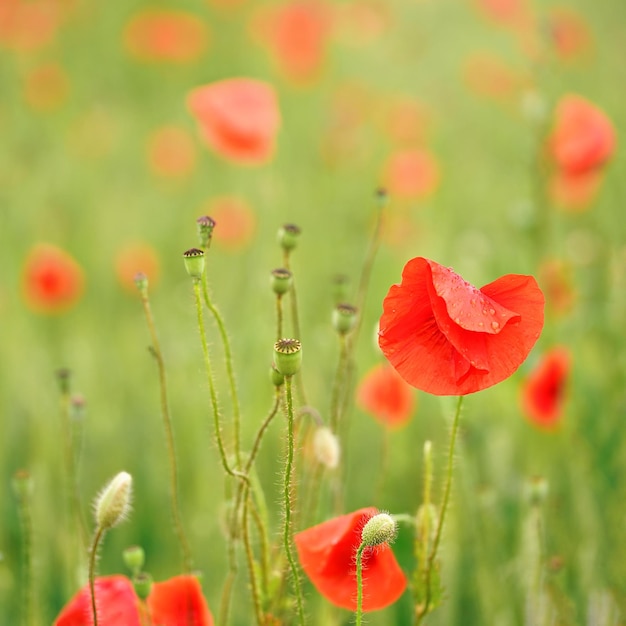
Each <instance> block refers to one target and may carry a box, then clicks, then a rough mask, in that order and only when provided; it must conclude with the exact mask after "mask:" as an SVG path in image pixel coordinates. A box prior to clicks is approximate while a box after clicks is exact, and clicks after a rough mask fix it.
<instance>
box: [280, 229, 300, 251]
mask: <svg viewBox="0 0 626 626" xmlns="http://www.w3.org/2000/svg"><path fill="white" fill-rule="evenodd" d="M299 237H300V227H299V226H296V225H295V224H283V226H281V227H280V228H279V229H278V243H279V245H280V247H281V248H282V249H283V250H286V251H290V250H293V249H294V248H295V247H296V246H297V245H298V239H299Z"/></svg>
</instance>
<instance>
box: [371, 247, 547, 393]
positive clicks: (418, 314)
mask: <svg viewBox="0 0 626 626" xmlns="http://www.w3.org/2000/svg"><path fill="white" fill-rule="evenodd" d="M543 309H544V297H543V293H542V292H541V290H540V289H539V286H538V285H537V282H536V280H535V279H534V278H533V277H532V276H522V275H518V274H507V275H506V276H501V277H500V278H498V279H497V280H495V281H494V282H492V283H489V284H488V285H485V286H484V287H481V288H480V289H477V288H476V287H474V286H473V285H470V284H469V283H468V282H466V281H465V280H463V279H462V278H461V277H460V276H459V275H458V274H456V273H455V272H453V271H452V270H451V269H449V268H447V267H443V266H442V265H439V264H438V263H435V262H434V261H430V260H429V259H425V258H422V257H417V258H414V259H411V260H410V261H409V262H408V263H407V264H406V265H405V267H404V271H403V272H402V283H401V284H399V285H392V287H391V288H390V289H389V293H388V294H387V296H386V297H385V300H384V301H383V315H382V317H381V319H380V331H379V345H380V347H381V349H382V351H383V353H384V355H385V356H386V357H387V359H388V360H389V362H390V363H391V365H393V366H394V367H395V368H396V370H397V371H398V373H399V374H400V375H401V376H402V378H404V380H406V381H407V382H408V383H409V384H410V385H413V386H414V387H417V388H418V389H421V390H423V391H427V392H428V393H432V394H435V395H441V396H447V395H465V394H468V393H474V392H476V391H480V390H481V389H485V388H487V387H491V386H492V385H495V384H496V383H499V382H500V381H502V380H504V379H505V378H508V377H509V376H510V375H511V374H513V372H515V370H516V369H517V368H518V367H519V366H520V365H521V364H522V362H523V361H524V360H525V359H526V357H527V356H528V353H529V352H530V350H531V348H532V347H533V345H534V344H535V342H536V341H537V339H538V337H539V334H540V333H541V329H542V328H543Z"/></svg>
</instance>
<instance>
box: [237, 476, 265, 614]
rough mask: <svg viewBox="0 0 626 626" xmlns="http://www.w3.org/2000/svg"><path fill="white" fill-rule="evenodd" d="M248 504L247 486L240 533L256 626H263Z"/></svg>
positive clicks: (248, 493)
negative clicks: (241, 532)
mask: <svg viewBox="0 0 626 626" xmlns="http://www.w3.org/2000/svg"><path fill="white" fill-rule="evenodd" d="M249 502H250V491H249V489H248V486H246V487H245V488H244V494H243V514H242V531H243V543H244V548H245V552H246V559H247V561H248V574H249V576H250V588H251V590H252V603H253V604H254V613H255V615H256V621H257V624H258V626H263V622H264V618H263V609H262V607H261V598H260V594H259V583H258V580H257V576H256V568H255V562H254V553H253V552H252V543H251V541H250V530H249V527H248V505H249Z"/></svg>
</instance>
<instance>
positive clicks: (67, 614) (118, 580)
mask: <svg viewBox="0 0 626 626" xmlns="http://www.w3.org/2000/svg"><path fill="white" fill-rule="evenodd" d="M96 600H97V606H98V624H99V625H100V626H142V624H143V623H144V622H143V621H142V619H141V613H142V610H141V606H140V602H139V600H138V599H137V596H136V595H135V590H134V588H133V584H132V582H131V581H130V580H129V579H128V578H126V577H125V576H119V575H116V576H102V577H100V578H97V579H96ZM147 605H148V609H149V611H150V616H151V623H153V624H158V625H159V626H213V616H212V615H211V612H210V611H209V608H208V606H207V603H206V600H205V599H204V596H203V595H202V589H201V587H200V583H199V582H198V579H197V578H195V577H194V576H175V577H174V578H170V579H169V580H166V581H163V582H158V583H154V585H153V586H152V590H151V592H150V596H149V597H148V600H147ZM92 624H93V617H92V613H91V595H90V593H89V586H88V585H85V586H84V587H83V588H82V589H81V590H80V591H79V592H78V593H77V594H76V595H75V596H74V597H73V598H72V600H70V602H69V603H68V604H67V605H66V606H65V608H64V609H63V610H62V611H61V613H60V615H59V616H58V617H57V619H56V621H55V622H54V626H92Z"/></svg>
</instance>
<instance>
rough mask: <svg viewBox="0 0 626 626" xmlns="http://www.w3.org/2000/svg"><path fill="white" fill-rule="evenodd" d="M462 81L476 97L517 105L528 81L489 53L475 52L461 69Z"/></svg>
mask: <svg viewBox="0 0 626 626" xmlns="http://www.w3.org/2000/svg"><path fill="white" fill-rule="evenodd" d="M462 73H463V80H464V82H465V84H466V85H467V86H468V88H469V89H470V90H471V91H472V92H473V93H475V94H476V95H478V96H481V97H483V98H488V99H490V100H495V101H497V102H514V103H516V104H517V103H518V101H519V98H520V95H521V94H522V92H523V91H524V89H526V88H527V87H528V85H529V84H530V81H529V79H528V78H527V77H526V76H525V75H524V74H522V73H521V72H519V71H516V70H515V69H514V68H512V67H511V66H510V65H508V64H507V63H506V62H505V61H504V60H502V59H501V58H499V57H497V56H496V55H494V54H492V53H490V52H476V53H474V54H471V55H470V56H468V57H467V59H466V60H465V61H464V63H463V67H462Z"/></svg>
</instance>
